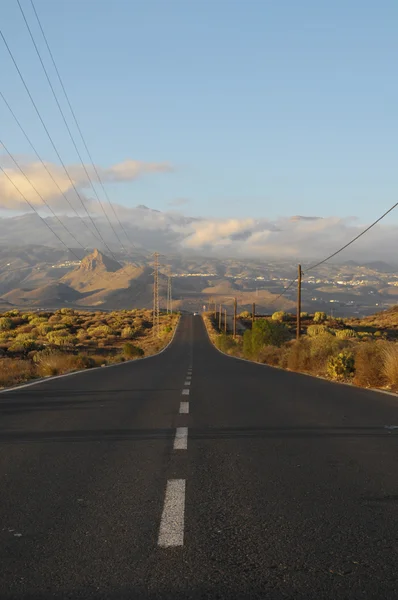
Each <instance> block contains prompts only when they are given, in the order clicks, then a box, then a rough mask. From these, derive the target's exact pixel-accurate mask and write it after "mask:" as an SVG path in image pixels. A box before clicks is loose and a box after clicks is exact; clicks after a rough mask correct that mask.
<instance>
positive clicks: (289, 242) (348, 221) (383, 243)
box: [0, 157, 398, 263]
mask: <svg viewBox="0 0 398 600" xmlns="http://www.w3.org/2000/svg"><path fill="white" fill-rule="evenodd" d="M1 162H2V165H3V168H4V169H5V170H6V172H7V174H8V175H9V177H10V178H11V179H12V181H13V182H14V183H15V185H16V186H17V188H18V189H19V190H20V191H21V192H22V193H23V194H24V195H25V196H26V198H27V199H28V200H29V202H31V203H32V204H33V205H34V206H35V207H36V208H37V209H38V210H39V211H40V214H41V215H42V216H43V217H44V218H46V219H47V220H48V222H49V223H51V226H52V227H53V228H54V229H55V231H56V232H57V233H58V234H59V235H60V237H61V238H62V239H63V240H64V242H65V243H66V244H67V245H69V246H70V247H74V246H76V243H75V242H74V240H72V239H67V234H66V233H65V230H63V228H62V227H60V225H59V223H57V222H56V220H55V219H54V218H53V217H51V216H49V213H48V211H46V208H45V207H43V206H44V205H43V202H42V200H41V198H40V197H39V196H38V194H37V193H36V192H35V191H34V190H33V188H32V186H31V185H30V184H29V182H28V181H27V180H26V178H25V177H24V176H23V175H22V173H21V172H20V171H18V169H17V168H16V167H15V165H14V164H13V163H12V161H11V160H10V159H7V158H5V157H2V161H1ZM18 162H19V164H20V165H21V167H22V169H23V171H24V172H25V173H26V175H27V176H28V177H29V179H30V180H31V181H32V183H33V185H34V186H35V187H36V189H37V190H38V191H39V192H40V194H41V196H42V197H43V198H44V199H45V200H46V202H47V203H48V204H50V205H51V207H52V209H53V210H54V211H55V212H56V213H57V214H58V215H60V216H61V215H62V220H63V222H64V223H65V224H66V226H67V227H68V228H69V229H70V230H71V231H72V232H73V233H74V235H75V236H76V237H77V239H78V240H79V241H81V243H82V244H83V245H84V246H85V247H91V248H93V247H98V246H99V243H98V239H96V238H95V235H93V236H92V238H90V235H89V234H88V232H87V229H86V228H85V226H84V225H83V223H82V222H81V220H80V219H78V218H77V217H76V216H75V215H73V212H72V211H70V210H69V213H68V210H67V209H68V205H67V203H66V202H65V198H63V196H62V195H61V194H60V192H59V190H58V189H57V186H56V185H55V184H54V182H53V181H52V180H51V178H50V177H49V175H48V173H47V172H46V170H45V169H44V168H43V165H42V164H40V163H39V162H32V161H31V160H28V159H22V158H20V159H19V160H18ZM46 167H47V168H48V170H49V171H50V172H51V174H52V175H53V177H54V179H55V180H56V181H57V184H58V186H59V187H60V188H61V190H62V192H63V193H64V194H65V195H66V196H67V197H68V199H69V200H70V201H71V203H72V205H73V206H74V207H75V208H76V210H77V211H78V213H79V214H80V215H84V210H83V209H82V206H81V203H80V201H79V200H78V199H77V197H76V193H75V192H74V191H73V186H72V184H71V182H70V180H69V178H68V177H67V175H66V174H65V171H64V170H63V168H62V167H60V166H59V165H56V164H53V163H46ZM86 168H87V171H88V172H89V175H90V177H91V178H92V180H93V182H97V176H96V173H95V171H94V169H93V168H92V166H86ZM96 168H97V170H98V172H99V174H100V176H101V179H102V181H103V182H104V183H108V182H112V183H116V182H126V181H134V180H135V179H137V178H139V177H141V176H144V175H150V174H167V173H170V172H171V171H172V170H173V167H172V166H171V165H170V164H168V163H166V162H164V163H157V162H143V161H137V160H131V159H128V160H125V161H123V162H121V163H118V164H115V165H112V166H110V167H100V166H97V167H96ZM67 169H68V172H69V174H70V176H71V178H72V181H73V184H74V185H75V186H76V188H77V189H78V190H79V193H80V195H81V198H82V199H83V202H84V204H85V205H86V207H87V209H88V210H89V211H90V213H91V214H92V215H93V217H94V219H95V220H96V223H97V224H98V227H99V229H100V231H101V233H102V235H103V236H104V238H105V240H106V242H107V243H108V244H109V245H110V246H111V247H112V248H113V249H114V250H117V249H118V247H119V246H120V244H118V242H117V240H116V239H115V235H114V232H113V231H112V229H111V227H110V226H109V224H108V223H107V221H106V219H105V218H104V215H103V213H102V209H101V207H100V206H99V203H98V201H97V200H95V199H94V198H93V191H92V189H91V188H90V185H89V182H88V180H87V175H86V173H85V171H84V169H83V167H82V166H81V165H80V166H78V165H69V166H67ZM90 189H91V191H90ZM101 197H102V196H101ZM188 203H189V199H187V198H177V199H175V200H171V201H170V202H169V204H168V206H169V207H170V210H168V211H165V212H161V211H157V210H152V209H150V208H147V207H146V206H142V205H141V206H138V207H135V208H128V207H126V206H120V205H114V207H115V210H116V212H117V214H118V217H119V219H120V221H122V223H123V226H124V228H125V229H126V231H127V232H128V236H129V238H130V240H132V241H133V242H134V244H136V245H138V246H141V247H143V248H148V249H149V250H152V251H153V250H159V251H160V252H164V253H181V252H183V253H185V254H192V255H194V254H196V255H200V254H202V255H208V256H219V257H222V258H225V257H237V258H244V257H247V258H263V259H272V258H280V259H286V260H292V261H294V262H295V263H297V262H299V261H300V260H302V261H305V260H306V259H307V260H308V259H319V258H323V257H325V256H327V255H328V254H330V253H332V252H334V251H335V250H337V249H338V248H339V247H340V246H342V245H344V244H346V243H347V242H348V241H350V240H351V239H352V238H353V237H355V236H356V235H358V233H360V231H361V230H362V229H364V228H365V227H366V226H367V225H368V223H360V222H359V221H358V220H357V219H356V218H355V217H350V218H340V217H333V216H331V217H325V218H321V217H318V216H305V215H293V216H291V217H280V218H278V219H274V220H271V219H267V218H259V219H256V218H252V217H249V216H248V217H245V218H225V219H216V218H206V217H197V218H194V217H188V216H185V215H184V214H183V213H182V212H179V210H180V211H182V210H183V208H184V206H185V205H186V204H188ZM104 208H105V209H106V210H107V214H108V216H109V218H110V219H111V221H115V218H114V215H113V212H112V210H110V207H109V205H108V204H107V202H104ZM0 209H2V210H3V214H5V215H6V214H7V211H8V210H12V211H13V214H15V212H19V213H26V212H27V211H28V212H30V211H29V208H28V206H27V204H26V202H25V201H24V200H23V199H22V198H21V195H20V194H19V192H18V191H17V190H16V189H15V187H14V186H13V185H12V184H11V183H10V181H9V180H8V179H7V177H6V176H5V175H4V174H3V173H2V172H0ZM89 225H90V227H91V224H90V223H89ZM114 226H115V228H116V229H118V228H119V229H120V227H119V225H118V223H117V222H116V223H115V222H114ZM119 233H120V235H121V237H123V232H121V231H120V232H119ZM0 235H1V240H2V243H5V244H10V245H15V244H36V243H37V244H46V245H50V246H56V245H58V244H59V242H57V240H56V238H55V236H52V234H51V232H50V231H49V230H48V229H47V228H46V227H45V226H44V225H43V223H41V222H40V219H39V217H37V215H35V214H34V213H31V212H30V214H21V216H13V217H8V218H1V219H0ZM397 239H398V226H397V225H391V224H387V223H381V224H379V225H378V226H376V227H375V228H374V229H372V230H371V231H370V232H369V233H368V234H367V235H366V236H364V237H363V238H361V239H360V240H358V242H356V243H355V245H353V246H352V247H350V248H349V249H348V250H347V251H345V252H344V253H343V254H341V255H340V257H339V259H340V260H349V259H353V260H359V261H368V260H385V261H390V262H393V263H394V262H395V261H396V258H395V254H396V248H397ZM397 262H398V261H397Z"/></svg>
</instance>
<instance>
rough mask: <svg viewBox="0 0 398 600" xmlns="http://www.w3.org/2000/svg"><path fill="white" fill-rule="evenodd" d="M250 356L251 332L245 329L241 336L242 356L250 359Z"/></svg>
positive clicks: (251, 349)
mask: <svg viewBox="0 0 398 600" xmlns="http://www.w3.org/2000/svg"><path fill="white" fill-rule="evenodd" d="M252 354H253V348H252V332H251V331H250V329H246V331H245V333H244V334H243V356H244V357H245V358H249V359H250V358H251V357H252Z"/></svg>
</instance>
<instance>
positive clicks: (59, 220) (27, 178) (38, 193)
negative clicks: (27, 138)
mask: <svg viewBox="0 0 398 600" xmlns="http://www.w3.org/2000/svg"><path fill="white" fill-rule="evenodd" d="M0 144H1V145H2V146H3V148H4V150H5V151H6V152H7V154H8V156H9V157H10V158H11V160H12V161H13V163H14V164H15V166H16V167H17V169H18V170H19V171H20V172H21V173H22V175H23V176H24V177H25V179H26V181H27V182H28V183H29V184H30V185H31V186H32V189H33V190H34V191H35V192H36V194H37V195H38V196H39V198H40V199H41V201H42V202H43V204H44V205H45V206H46V207H47V208H48V210H49V211H50V212H51V214H52V215H53V217H54V218H55V219H56V220H57V221H58V223H59V224H60V225H61V227H63V228H64V229H65V231H66V232H67V233H68V235H70V236H71V237H72V238H73V239H74V240H75V242H76V243H77V244H78V246H80V247H81V248H83V250H85V247H84V246H83V244H81V243H80V242H79V240H78V239H77V238H76V237H75V236H74V234H73V233H72V232H71V231H70V230H69V229H68V228H67V227H66V225H64V223H63V222H62V221H61V219H60V218H59V217H58V215H57V214H56V213H55V212H54V211H53V209H52V208H51V206H50V205H49V204H48V202H46V200H45V199H44V198H43V196H42V195H41V194H40V192H39V191H38V190H37V188H36V186H35V185H34V184H33V183H32V181H31V180H30V179H29V177H28V176H27V175H26V173H25V171H24V170H23V169H22V168H21V167H20V165H19V164H18V162H17V161H16V160H15V158H14V157H13V155H12V154H11V152H10V151H9V150H8V148H7V146H6V145H5V144H4V142H3V141H2V140H0Z"/></svg>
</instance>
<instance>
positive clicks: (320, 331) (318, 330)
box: [307, 325, 332, 337]
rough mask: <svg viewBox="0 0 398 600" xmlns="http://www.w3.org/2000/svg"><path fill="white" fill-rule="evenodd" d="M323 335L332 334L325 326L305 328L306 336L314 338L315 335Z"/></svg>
mask: <svg viewBox="0 0 398 600" xmlns="http://www.w3.org/2000/svg"><path fill="white" fill-rule="evenodd" d="M325 333H332V332H331V330H330V329H329V328H328V327H326V325H309V326H308V327H307V335H309V336H310V337H315V336H317V335H324V334H325Z"/></svg>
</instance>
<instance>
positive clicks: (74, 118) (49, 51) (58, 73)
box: [31, 0, 134, 246]
mask: <svg viewBox="0 0 398 600" xmlns="http://www.w3.org/2000/svg"><path fill="white" fill-rule="evenodd" d="M31 5H32V8H33V11H34V13H35V16H36V19H37V22H38V24H39V27H40V31H41V33H42V35H43V39H44V42H45V44H46V46H47V50H48V53H49V55H50V58H51V61H52V63H53V66H54V69H55V72H56V74H57V77H58V80H59V83H60V85H61V88H62V91H63V93H64V96H65V98H66V101H67V103H68V106H69V110H70V112H71V114H72V117H73V120H74V122H75V124H76V128H77V130H78V132H79V134H80V137H81V139H82V142H83V145H84V147H85V149H86V152H87V155H88V157H89V159H90V162H91V165H92V167H93V169H94V171H95V174H96V176H97V178H98V181H99V183H100V185H101V187H102V190H103V192H104V194H105V197H106V199H107V201H108V203H109V205H110V207H111V208H112V212H113V214H114V216H115V218H116V219H117V221H118V223H119V225H120V228H121V230H122V231H123V233H124V235H125V236H126V239H127V241H128V242H129V243H131V244H132V242H131V241H130V239H129V237H128V235H127V232H126V230H125V229H124V227H123V224H122V223H121V221H120V219H119V217H118V215H117V213H116V211H115V207H114V206H113V204H112V202H111V200H110V198H109V195H108V193H107V191H106V189H105V186H104V184H103V181H102V179H101V176H100V174H99V172H98V170H97V167H96V166H95V163H94V160H93V158H92V156H91V153H90V151H89V149H88V146H87V143H86V140H85V138H84V135H83V132H82V130H81V127H80V125H79V122H78V120H77V117H76V114H75V111H74V110H73V107H72V104H71V102H70V100H69V96H68V94H67V92H66V89H65V86H64V82H63V80H62V77H61V74H60V72H59V70H58V67H57V64H56V62H55V59H54V56H53V53H52V51H51V48H50V45H49V43H48V40H47V36H46V34H45V33H44V29H43V26H42V23H41V21H40V18H39V15H38V14H37V11H36V7H35V5H34V2H33V0H31ZM115 233H116V232H115ZM116 235H117V234H116ZM117 237H118V239H119V241H120V243H121V244H122V242H121V240H120V238H119V236H117ZM133 246H134V244H133Z"/></svg>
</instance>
